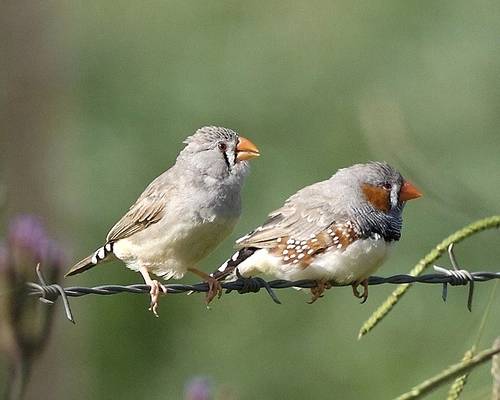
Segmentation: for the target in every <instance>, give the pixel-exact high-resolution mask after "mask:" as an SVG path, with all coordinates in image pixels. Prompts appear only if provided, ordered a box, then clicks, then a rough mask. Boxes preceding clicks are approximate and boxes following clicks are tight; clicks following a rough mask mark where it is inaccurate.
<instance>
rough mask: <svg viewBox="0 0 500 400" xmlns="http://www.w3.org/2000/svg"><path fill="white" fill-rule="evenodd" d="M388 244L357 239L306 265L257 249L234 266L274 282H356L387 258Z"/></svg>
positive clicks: (381, 241) (248, 274) (248, 273)
mask: <svg viewBox="0 0 500 400" xmlns="http://www.w3.org/2000/svg"><path fill="white" fill-rule="evenodd" d="M389 247H390V245H389V244H388V243H387V242H386V241H385V240H384V239H361V240H357V241H355V242H354V243H352V244H351V245H349V246H348V247H347V248H346V249H345V250H337V249H332V250H330V251H327V252H324V253H321V254H318V255H317V256H316V257H315V259H314V260H313V262H312V263H311V264H309V265H307V266H304V265H301V264H300V263H293V262H292V263H284V262H283V261H282V258H281V257H277V256H275V255H273V254H270V253H269V251H268V250H267V249H260V250H258V251H256V252H255V253H254V254H253V255H252V256H250V257H249V258H247V259H246V260H245V261H243V262H242V263H241V264H240V265H238V270H239V271H240V273H241V274H242V275H243V276H252V275H256V274H259V273H261V274H266V275H271V276H273V277H275V278H278V279H286V280H292V281H294V280H300V279H314V280H320V279H328V280H335V281H336V282H338V283H350V282H355V281H360V280H363V279H365V278H367V277H368V276H370V275H371V274H372V273H374V272H375V271H376V270H377V269H378V268H379V267H380V265H381V264H382V263H383V261H384V260H385V258H386V257H387V254H388V251H389Z"/></svg>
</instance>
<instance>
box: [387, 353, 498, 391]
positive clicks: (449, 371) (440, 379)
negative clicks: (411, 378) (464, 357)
mask: <svg viewBox="0 0 500 400" xmlns="http://www.w3.org/2000/svg"><path fill="white" fill-rule="evenodd" d="M498 353H500V347H493V348H491V349H488V350H484V351H482V352H481V353H479V354H477V355H476V356H474V357H472V358H471V359H470V360H469V361H462V362H460V363H458V364H454V365H452V366H450V367H448V368H446V369H445V370H444V371H442V372H440V373H439V374H438V375H436V376H434V377H432V378H430V379H427V380H426V381H424V382H422V383H421V384H419V385H417V386H415V387H414V388H413V389H412V390H410V391H409V392H407V393H404V394H402V395H401V396H399V397H396V399H395V400H412V399H419V398H422V397H424V396H425V395H427V394H429V393H430V392H432V391H433V390H435V389H437V388H438V387H439V386H441V385H442V384H444V383H446V382H448V381H450V380H451V379H453V378H455V377H457V376H459V375H463V374H465V373H467V372H469V371H470V370H472V369H473V368H475V367H477V366H478V365H481V364H483V363H485V362H486V361H488V360H490V359H491V358H492V357H493V356H494V355H495V354H498Z"/></svg>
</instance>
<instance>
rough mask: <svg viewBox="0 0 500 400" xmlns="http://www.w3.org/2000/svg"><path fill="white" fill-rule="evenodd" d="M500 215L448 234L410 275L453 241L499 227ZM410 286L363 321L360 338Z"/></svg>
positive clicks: (398, 291)
mask: <svg viewBox="0 0 500 400" xmlns="http://www.w3.org/2000/svg"><path fill="white" fill-rule="evenodd" d="M499 227H500V215H494V216H492V217H488V218H484V219H480V220H478V221H475V222H473V223H472V224H470V225H467V226H466V227H464V228H462V229H460V230H458V231H456V232H455V233H453V234H451V235H450V236H448V237H447V238H446V239H444V240H443V241H442V242H441V243H439V244H438V245H437V246H436V247H435V248H434V249H432V250H431V251H430V252H429V253H428V254H427V255H426V256H425V257H424V258H422V259H421V260H420V261H419V262H418V263H417V264H416V265H415V266H414V267H413V268H412V270H411V271H410V272H409V274H410V275H413V276H417V275H420V274H421V273H422V272H423V271H424V270H425V269H426V268H427V267H428V266H429V265H431V264H432V263H433V262H434V261H436V260H437V259H438V258H439V257H440V256H441V255H442V254H443V253H444V252H445V251H446V250H447V249H448V246H449V245H450V244H452V243H458V242H461V241H462V240H464V239H466V238H468V237H470V236H472V235H474V234H476V233H478V232H481V231H484V230H486V229H492V228H499ZM409 288H410V284H408V283H405V284H402V285H399V286H398V287H397V288H396V289H395V290H394V291H393V292H392V293H391V294H390V295H389V297H388V298H387V299H386V300H385V301H384V302H383V303H382V304H381V305H380V306H379V307H378V308H377V309H376V310H375V311H374V312H373V314H372V315H371V316H370V317H369V318H368V319H367V320H366V321H365V322H364V323H363V325H362V326H361V328H360V330H359V334H358V339H361V338H362V337H363V336H364V335H366V334H367V333H368V332H370V331H371V330H372V329H373V328H374V327H375V326H376V325H378V323H379V322H380V321H381V320H382V319H383V318H384V317H385V316H386V315H387V314H388V313H389V312H390V311H391V310H392V309H393V307H394V306H395V305H396V304H397V302H398V301H399V299H400V298H401V297H402V296H403V295H404V294H405V293H406V291H407V290H408V289H409Z"/></svg>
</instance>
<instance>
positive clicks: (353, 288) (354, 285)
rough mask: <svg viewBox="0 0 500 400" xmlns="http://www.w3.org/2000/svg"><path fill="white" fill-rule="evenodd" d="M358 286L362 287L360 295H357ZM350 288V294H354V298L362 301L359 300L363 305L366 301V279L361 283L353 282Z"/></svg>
mask: <svg viewBox="0 0 500 400" xmlns="http://www.w3.org/2000/svg"><path fill="white" fill-rule="evenodd" d="M359 285H361V286H363V292H362V293H359V291H358V286H359ZM351 286H352V294H354V297H356V298H358V299H363V300H361V304H363V303H364V302H365V301H366V299H368V279H364V280H362V281H361V282H354V283H353V284H352V285H351Z"/></svg>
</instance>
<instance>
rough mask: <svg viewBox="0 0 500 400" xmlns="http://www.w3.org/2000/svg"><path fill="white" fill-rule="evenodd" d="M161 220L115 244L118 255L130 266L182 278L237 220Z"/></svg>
mask: <svg viewBox="0 0 500 400" xmlns="http://www.w3.org/2000/svg"><path fill="white" fill-rule="evenodd" d="M169 222H171V221H168V220H165V221H160V222H159V223H157V224H154V225H151V226H150V227H148V228H146V229H145V230H144V231H141V232H138V233H136V234H134V235H132V236H131V237H129V238H125V239H122V240H119V241H118V242H116V243H115V245H114V248H113V251H114V254H115V255H116V257H118V258H119V259H120V260H122V261H124V262H125V264H126V265H127V267H128V268H130V269H133V270H135V271H137V270H138V269H139V268H140V267H141V266H144V267H146V268H147V269H148V270H149V271H150V272H152V273H154V274H156V275H158V276H163V277H164V278H165V279H169V278H175V279H179V278H181V277H182V276H183V275H184V274H185V273H186V271H187V269H188V268H196V267H197V263H198V262H199V261H200V260H201V259H203V258H204V257H205V256H206V255H207V254H208V253H210V252H211V251H212V250H213V249H214V248H215V247H216V246H217V245H218V244H219V243H220V242H221V241H222V240H223V239H224V238H225V237H226V236H227V235H228V234H229V233H230V232H231V231H232V230H233V227H234V225H235V223H236V219H231V220H228V219H221V218H218V219H217V220H215V221H203V220H196V219H194V220H193V219H183V218H177V219H176V221H175V223H169Z"/></svg>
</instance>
